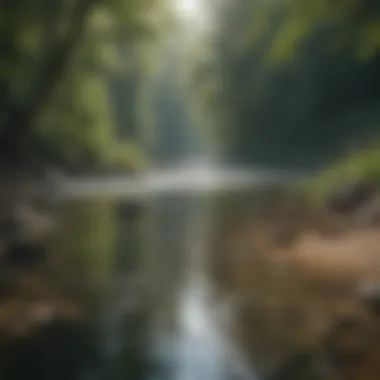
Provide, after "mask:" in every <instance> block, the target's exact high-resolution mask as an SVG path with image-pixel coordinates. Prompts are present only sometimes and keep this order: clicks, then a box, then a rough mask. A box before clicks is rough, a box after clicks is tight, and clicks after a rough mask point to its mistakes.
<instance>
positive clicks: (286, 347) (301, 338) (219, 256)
mask: <svg viewBox="0 0 380 380" xmlns="http://www.w3.org/2000/svg"><path fill="white" fill-rule="evenodd" d="M264 198H265V197H262V198H260V196H258V197H257V196H256V198H255V199H256V200H255V201H253V200H252V199H251V201H250V202H252V203H251V209H252V210H251V212H250V211H249V209H248V208H247V206H245V207H243V208H242V209H241V211H240V215H239V212H237V211H236V207H235V211H234V212H235V214H234V217H233V218H232V217H229V216H228V212H226V211H224V213H225V214H224V216H223V218H222V220H224V221H228V222H227V223H225V225H224V227H220V228H221V230H222V231H223V232H222V233H220V231H219V233H217V237H216V239H215V241H216V243H215V246H214V249H213V252H212V258H211V261H210V270H211V273H212V276H213V278H214V279H215V281H216V282H217V283H218V286H219V288H220V289H221V292H222V293H224V294H228V295H229V296H230V297H231V299H233V300H234V303H235V305H236V306H235V310H236V313H235V317H234V318H235V320H234V326H235V328H234V336H235V337H236V339H237V341H239V342H240V344H241V345H242V347H243V349H244V351H246V352H247V353H249V356H250V357H251V360H252V362H253V363H255V365H256V366H257V368H258V369H259V371H260V372H262V373H267V374H268V373H270V372H271V371H272V370H274V369H275V368H277V367H278V366H281V364H282V363H284V362H286V361H287V360H288V359H289V358H292V357H293V355H295V354H297V353H299V352H306V353H307V352H315V353H316V352H320V350H321V347H322V346H323V342H324V339H325V338H326V336H327V335H328V334H330V329H331V328H332V326H333V325H334V323H336V322H337V321H339V320H341V319H343V318H346V317H353V318H354V319H355V320H357V321H362V322H363V321H364V322H363V323H364V325H365V326H366V331H367V330H368V329H369V330H370V331H372V332H373V334H375V333H378V332H380V329H377V327H376V326H375V325H376V323H375V324H373V323H372V322H369V320H371V321H373V318H372V317H373V313H371V312H370V311H369V309H368V304H366V303H365V300H364V299H363V297H362V296H361V295H360V292H359V289H360V288H361V287H362V286H363V285H365V284H366V283H367V282H371V281H372V282H375V283H376V281H377V280H378V278H379V277H380V265H379V264H380V260H379V257H380V229H379V227H376V226H368V225H364V226H358V225H357V224H356V223H352V220H350V219H349V218H343V217H337V216H336V215H332V214H329V213H325V214H324V215H321V214H318V215H317V214H315V213H314V211H313V210H312V209H311V208H310V209H307V207H305V205H303V206H302V205H301V203H297V202H296V203H294V204H293V205H292V203H291V202H290V203H289V202H288V203H287V206H286V207H281V202H279V201H278V199H279V198H278V197H277V198H276V201H275V200H274V199H273V202H269V203H268V204H272V206H273V207H272V210H271V212H272V214H271V215H270V213H269V211H268V209H267V210H264V209H265V207H263V199H264ZM260 200H261V202H260ZM254 202H257V203H254ZM245 205H247V203H246V204H245ZM257 205H260V206H261V211H260V212H259V211H258V208H257V207H258V206H257ZM282 206H284V204H282ZM233 208H234V207H232V209H233ZM230 212H231V208H230ZM371 318H372V319H371ZM375 319H376V318H375ZM367 327H368V329H367ZM366 334H367V333H365V334H364V333H363V334H359V335H360V339H364V340H365V339H367V338H365V336H366ZM348 335H349V334H348ZM366 347H367V348H370V351H371V352H372V353H373V352H375V351H376V350H377V349H379V348H380V347H377V345H376V344H375V345H374V344H373V343H371V342H370V341H367V343H366ZM347 355H348V354H347ZM366 355H367V354H366ZM369 356H370V355H369V354H368V355H367V357H369ZM347 357H348V356H347ZM368 360H369V359H368ZM371 363H372V364H373V361H372V362H371ZM372 364H368V361H367V364H366V366H365V365H364V364H363V368H362V369H361V373H364V372H365V373H366V374H367V375H366V376H367V377H353V379H359V378H360V379H361V380H362V379H372V378H377V377H376V376H377V375H378V373H379V372H378V368H377V367H374V366H373V365H372ZM364 367H365V368H364ZM352 371H353V370H352ZM355 371H356V370H355ZM352 373H353V372H352ZM371 374H372V375H373V376H375V375H376V376H375V377H370V376H372V375H371ZM309 375H310V373H309ZM294 376H295V375H294ZM353 376H354V375H353ZM362 376H364V375H362ZM290 378H295V377H290ZM301 378H302V379H303V378H304V377H301ZM320 378H321V379H323V380H325V379H328V377H320ZM279 379H280V378H279Z"/></svg>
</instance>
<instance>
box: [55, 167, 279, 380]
mask: <svg viewBox="0 0 380 380" xmlns="http://www.w3.org/2000/svg"><path fill="white" fill-rule="evenodd" d="M213 173H214V176H213V175H212V172H211V171H209V172H205V171H203V172H202V170H201V171H199V170H198V171H197V170H194V169H191V170H190V171H189V170H188V171H187V172H182V173H181V175H180V176H179V175H178V174H179V173H178V172H175V171H173V172H171V173H170V172H168V173H166V174H165V175H163V174H162V173H160V174H159V175H152V176H151V177H150V178H147V177H145V178H143V179H140V182H139V181H138V180H136V179H132V180H130V181H126V180H124V182H123V180H113V181H108V182H104V181H103V182H102V181H97V180H92V182H91V180H86V181H71V182H70V181H66V182H65V183H64V184H63V183H62V184H61V185H62V186H61V195H64V196H65V197H66V199H64V200H63V201H62V203H63V204H65V207H63V210H66V211H65V212H66V214H67V210H70V209H71V210H72V215H71V216H70V212H69V216H67V215H66V220H65V221H64V222H63V225H62V228H67V229H68V230H69V229H70V228H76V229H77V231H76V232H77V235H78V241H80V244H82V246H78V247H76V246H75V244H74V247H75V249H76V250H77V251H79V250H80V251H82V252H83V251H86V250H87V251H88V252H89V253H88V254H87V260H88V266H86V267H85V268H86V269H85V270H84V271H82V272H80V271H79V272H78V274H77V277H78V281H79V282H77V284H78V283H79V284H82V283H83V282H85V283H86V286H87V287H89V288H91V287H94V288H95V289H97V291H98V293H99V294H102V296H101V297H99V298H98V301H97V310H98V312H97V314H96V320H97V326H98V329H99V331H100V336H101V340H100V341H101V344H100V346H101V347H100V351H101V353H102V355H103V358H104V360H105V361H106V362H107V363H108V364H107V367H108V368H110V371H109V374H107V375H105V374H104V373H102V374H99V373H98V372H97V371H96V370H92V371H91V372H90V373H89V374H87V377H86V379H103V378H104V380H106V378H107V379H108V378H109V379H134V380H139V379H141V380H202V379H205V380H206V379H207V380H257V379H259V376H258V375H257V374H256V372H255V370H254V368H253V367H252V363H249V362H248V361H247V360H245V359H244V357H243V354H242V352H240V350H239V349H238V347H237V344H236V342H233V341H231V339H230V337H229V320H230V317H231V308H230V307H229V305H228V303H227V302H226V301H224V300H223V299H221V297H219V296H217V295H216V294H217V292H216V291H215V289H213V284H212V281H210V279H209V278H208V277H207V274H206V272H207V270H206V267H207V265H206V262H207V258H208V250H209V244H210V237H209V235H210V228H211V225H212V221H213V215H212V212H211V208H210V205H211V203H212V199H213V195H214V194H215V192H217V191H218V190H221V189H224V191H226V189H227V190H228V191H233V189H235V188H242V187H244V186H246V187H250V186H251V187H252V186H253V187H257V186H262V185H263V184H265V183H267V182H268V181H269V182H271V181H272V182H273V179H275V180H277V181H278V179H279V177H277V176H275V175H274V176H272V177H273V178H271V176H267V177H265V178H264V177H260V176H257V175H256V176H255V175H252V172H250V173H249V176H247V175H246V174H247V173H246V174H245V175H244V174H242V173H239V175H235V176H231V173H227V174H225V175H224V176H223V175H221V173H219V174H218V175H217V176H215V171H213ZM235 174H236V173H235ZM189 178H190V180H189ZM133 181H134V182H133ZM123 184H124V185H123ZM132 184H134V186H135V187H133V186H132ZM143 184H144V185H143ZM260 184H261V185H260ZM123 189H124V190H123ZM130 200H132V201H133V202H136V201H137V200H138V201H139V202H140V204H141V205H142V208H143V215H142V216H141V217H140V218H139V220H137V221H131V220H130V218H129V216H128V212H125V209H128V204H129V202H130ZM123 210H124V212H123ZM74 219H82V225H84V226H86V227H85V228H87V230H86V232H80V231H78V226H77V227H73V225H75V223H74V224H73V220H74ZM65 223H66V224H67V225H66V226H65ZM97 224H98V226H96V225H97ZM110 225H112V226H110ZM106 231H108V232H106ZM115 231H116V232H115ZM102 236H103V237H102ZM58 244H60V243H58ZM83 246H85V247H86V249H83ZM71 248H72V246H71ZM91 250H94V252H92V251H91ZM91 255H93V257H92V256H91ZM110 257H112V259H110ZM85 265H86V264H85ZM94 266H96V269H94V268H93V267H94ZM88 268H92V269H91V270H92V273H90V274H88V273H87V272H86V271H88V270H89V269H88ZM84 278H86V281H84V280H83V279H84ZM81 281H82V282H81ZM94 284H95V285H94ZM79 286H81V285H79ZM95 293H96V291H95Z"/></svg>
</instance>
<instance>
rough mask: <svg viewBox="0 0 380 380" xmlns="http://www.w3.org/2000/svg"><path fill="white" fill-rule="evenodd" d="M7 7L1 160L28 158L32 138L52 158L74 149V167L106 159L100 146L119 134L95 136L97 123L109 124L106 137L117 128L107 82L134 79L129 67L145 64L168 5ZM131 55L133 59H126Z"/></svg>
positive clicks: (36, 3) (36, 0)
mask: <svg viewBox="0 0 380 380" xmlns="http://www.w3.org/2000/svg"><path fill="white" fill-rule="evenodd" d="M159 3H160V4H159ZM158 5H159V6H158ZM1 7H2V12H1V17H2V20H1V21H2V22H1V29H2V30H1V35H2V39H3V45H4V46H5V47H6V50H5V54H4V55H3V57H2V60H1V64H2V65H1V67H2V71H1V78H0V95H1V104H0V112H1V129H0V147H1V153H2V157H3V158H4V159H8V160H9V159H15V158H20V157H22V156H23V155H25V150H26V149H27V143H28V142H30V141H31V140H30V137H31V136H32V137H33V136H34V140H32V141H34V143H38V144H37V145H36V146H39V148H44V149H45V150H46V149H47V150H49V151H50V152H53V153H54V152H56V153H57V148H58V147H59V146H61V145H62V147H64V149H61V153H62V151H63V150H68V149H70V153H67V152H66V153H65V154H66V155H68V156H72V157H73V159H74V161H75V159H77V158H78V155H79V156H80V155H84V156H93V155H94V154H95V155H96V154H101V152H100V151H101V150H103V151H106V150H107V149H106V148H105V147H103V149H100V147H99V146H98V145H99V143H100V142H101V140H103V141H104V140H106V141H108V142H109V141H111V140H112V138H114V132H113V131H112V130H108V132H104V133H103V136H102V137H101V138H100V137H99V136H98V138H92V137H91V134H92V132H93V127H94V125H95V124H96V123H95V124H94V121H98V124H99V119H103V120H102V123H103V124H106V126H105V125H103V127H99V128H100V129H102V128H103V129H104V130H106V129H107V128H108V129H109V128H110V126H111V125H112V118H113V114H112V111H111V110H110V109H108V110H107V105H108V104H109V99H108V96H109V95H108V89H107V81H109V80H110V78H111V76H112V75H115V73H116V72H118V73H119V74H120V75H125V76H129V77H131V76H133V75H134V74H135V73H128V72H127V70H126V69H125V67H126V62H127V61H128V62H131V61H132V60H140V61H141V52H139V51H138V49H140V50H141V48H143V47H144V46H145V45H146V44H147V41H149V40H150V39H151V38H152V37H154V36H155V35H157V33H158V32H159V28H158V25H159V23H160V22H162V17H163V16H162V15H163V14H164V12H165V5H164V4H163V3H162V2H158V1H156V0H145V1H136V0H130V1H122V0H82V1H80V2H73V1H69V0H61V1H59V2H56V3H55V4H54V5H52V4H50V2H47V1H46V0H29V1H28V2H27V4H25V2H22V4H21V2H19V1H13V2H8V1H6V2H4V4H2V6H1ZM41 10H43V11H42V12H41ZM152 15H153V17H152ZM160 17H161V18H160ZM123 45H124V46H123ZM136 46H137V47H136ZM131 47H133V48H131ZM127 48H128V49H129V50H128V54H125V51H124V52H123V53H124V54H121V53H122V52H121V50H123V49H124V50H126V49H127ZM141 78H142V76H140V77H139V78H138V79H136V82H139V83H141V82H142V79H141ZM87 87H89V88H87ZM111 90H112V89H111ZM126 101H127V99H126ZM86 107H88V108H86ZM101 109H103V110H102V111H101ZM101 114H102V117H100V115H101ZM91 115H92V116H93V118H92V120H91V118H89V116H91ZM98 126H99V125H98ZM125 128H128V126H125ZM107 135H108V136H107ZM104 137H107V138H104ZM65 159H67V157H65Z"/></svg>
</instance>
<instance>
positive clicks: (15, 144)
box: [0, 0, 97, 163]
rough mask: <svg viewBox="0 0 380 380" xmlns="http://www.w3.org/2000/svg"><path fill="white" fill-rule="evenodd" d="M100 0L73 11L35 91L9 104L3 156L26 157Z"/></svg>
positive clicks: (85, 1)
mask: <svg viewBox="0 0 380 380" xmlns="http://www.w3.org/2000/svg"><path fill="white" fill-rule="evenodd" d="M96 1H97V0H81V1H80V2H79V4H78V5H77V7H76V9H75V10H74V12H73V15H72V18H71V23H70V26H69V30H68V32H67V35H66V37H65V38H64V39H63V41H62V42H61V43H59V44H57V46H56V47H55V48H54V49H53V50H52V52H51V54H50V55H49V56H48V57H47V59H46V61H45V64H44V65H43V68H42V70H41V72H43V77H42V78H41V80H40V81H38V83H36V88H35V90H34V91H33V92H32V96H31V101H30V102H29V103H28V104H25V105H24V104H14V105H13V106H11V107H10V109H9V111H8V113H7V115H6V119H5V123H4V129H3V131H2V133H1V134H0V159H2V160H4V161H5V162H7V163H15V162H18V161H19V160H20V159H21V158H22V157H23V152H24V149H25V148H26V143H27V140H28V137H29V134H30V132H31V130H32V128H33V126H34V123H35V122H36V120H37V118H38V116H39V115H40V114H41V111H42V110H43V107H44V106H45V105H46V103H47V101H48V99H49V97H50V96H51V94H52V92H53V90H54V88H55V87H56V85H57V84H58V83H59V81H60V80H61V79H62V76H63V74H64V72H65V69H66V67H67V64H68V61H69V59H70V57H71V55H72V53H73V51H74V48H75V44H76V42H77V41H78V40H80V38H81V36H82V34H83V29H84V26H85V19H86V16H87V14H88V12H89V10H90V8H91V6H92V5H93V4H94V3H95V2H96Z"/></svg>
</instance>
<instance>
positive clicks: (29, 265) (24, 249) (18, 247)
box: [0, 241, 46, 271]
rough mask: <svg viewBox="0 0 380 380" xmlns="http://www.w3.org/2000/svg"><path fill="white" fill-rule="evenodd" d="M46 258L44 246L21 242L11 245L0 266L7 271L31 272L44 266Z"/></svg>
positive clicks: (5, 252) (4, 253)
mask: <svg viewBox="0 0 380 380" xmlns="http://www.w3.org/2000/svg"><path fill="white" fill-rule="evenodd" d="M45 258H46V252H45V247H44V246H43V245H40V244H32V243H30V242H23V241H21V242H15V243H11V244H10V245H9V247H8V248H7V249H6V250H5V251H4V252H3V255H2V257H1V259H0V264H1V267H2V268H3V269H6V270H11V271H17V270H30V269H33V268H36V267H38V266H39V265H40V264H42V263H43V262H44V260H45Z"/></svg>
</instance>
